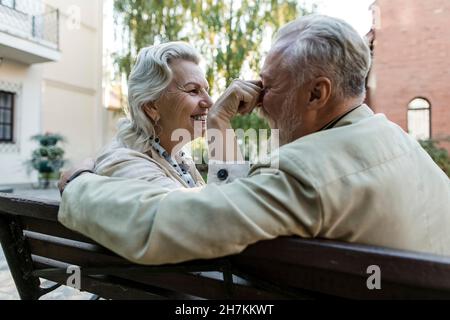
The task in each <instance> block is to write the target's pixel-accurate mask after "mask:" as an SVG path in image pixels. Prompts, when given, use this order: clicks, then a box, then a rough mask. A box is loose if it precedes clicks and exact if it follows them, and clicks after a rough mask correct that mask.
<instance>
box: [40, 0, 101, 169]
mask: <svg viewBox="0 0 450 320" xmlns="http://www.w3.org/2000/svg"><path fill="white" fill-rule="evenodd" d="M46 3H48V4H49V5H52V6H55V7H58V8H59V9H60V11H61V22H60V25H61V29H60V50H61V53H62V58H61V60H60V61H59V62H57V63H49V64H46V65H45V66H44V72H43V79H44V82H43V85H44V91H43V103H42V128H43V130H44V131H52V132H58V133H61V134H63V135H64V136H65V137H66V138H67V140H68V143H67V144H66V145H65V149H66V152H67V153H66V156H67V158H68V159H69V160H70V161H71V162H72V163H74V162H78V161H81V160H83V159H84V158H86V157H89V156H93V155H95V153H96V152H97V150H98V149H99V148H100V147H101V146H102V144H103V143H104V141H103V140H104V139H103V133H102V132H103V122H104V121H103V118H104V117H105V116H106V115H105V113H106V111H105V110H104V109H103V107H102V84H101V81H102V6H101V1H100V0H94V1H92V0H89V1H88V0H77V1H70V2H67V1H65V0H47V1H46ZM71 6H78V7H79V12H80V18H81V19H80V24H79V25H77V23H73V22H72V21H73V20H71V19H70V17H69V16H68V14H69V12H70V10H69V8H70V7H71ZM72 8H73V7H72ZM75 12H76V11H75Z"/></svg>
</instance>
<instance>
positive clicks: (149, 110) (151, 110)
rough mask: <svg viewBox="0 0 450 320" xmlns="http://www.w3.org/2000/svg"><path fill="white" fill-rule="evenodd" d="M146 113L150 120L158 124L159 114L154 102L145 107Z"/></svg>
mask: <svg viewBox="0 0 450 320" xmlns="http://www.w3.org/2000/svg"><path fill="white" fill-rule="evenodd" d="M143 108H144V112H145V114H146V115H147V117H149V118H150V120H152V121H153V122H158V121H159V118H160V116H159V112H158V109H157V108H156V106H155V103H154V102H149V103H147V104H145V105H144V107H143Z"/></svg>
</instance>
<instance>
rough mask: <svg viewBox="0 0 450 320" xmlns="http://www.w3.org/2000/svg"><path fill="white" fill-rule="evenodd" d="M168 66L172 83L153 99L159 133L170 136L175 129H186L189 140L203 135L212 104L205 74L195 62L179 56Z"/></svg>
mask: <svg viewBox="0 0 450 320" xmlns="http://www.w3.org/2000/svg"><path fill="white" fill-rule="evenodd" d="M170 67H171V69H172V71H173V79H172V82H171V84H170V85H169V87H168V88H167V90H166V92H165V93H164V94H163V95H162V96H161V98H160V99H158V100H157V101H156V105H157V108H158V111H159V114H160V121H159V123H158V124H159V126H161V129H162V134H163V135H164V136H165V137H166V138H167V137H169V138H170V137H171V135H172V133H173V132H174V131H175V130H177V129H186V130H187V131H188V132H189V134H190V138H191V139H195V138H197V137H200V136H204V134H205V132H206V116H207V114H208V111H209V109H210V108H211V106H212V104H213V102H212V100H211V97H210V96H209V95H208V90H209V86H208V82H207V81H206V79H205V76H204V73H203V71H202V69H201V68H200V67H199V66H198V65H196V64H195V63H194V62H191V61H186V60H181V59H177V60H174V61H172V63H171V64H170ZM178 136H179V135H178V134H177V135H176V138H177V139H178Z"/></svg>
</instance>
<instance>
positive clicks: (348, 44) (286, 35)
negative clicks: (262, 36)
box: [274, 15, 371, 98]
mask: <svg viewBox="0 0 450 320" xmlns="http://www.w3.org/2000/svg"><path fill="white" fill-rule="evenodd" d="M274 48H275V50H277V49H278V50H280V51H282V54H283V56H284V57H283V64H284V66H285V67H286V68H287V69H288V70H291V72H292V74H293V76H294V77H295V78H294V79H295V80H296V81H297V85H299V86H301V85H303V84H304V83H306V82H307V81H309V80H312V79H313V78H314V77H317V76H326V77H328V78H329V79H330V80H331V81H332V82H333V86H334V90H335V92H336V95H337V96H339V97H341V98H348V97H359V96H363V95H364V94H365V80H366V77H367V75H368V73H369V70H370V66H371V54H370V49H369V47H368V45H367V43H366V42H365V40H364V39H363V38H362V37H361V36H360V35H359V34H358V33H357V32H356V30H355V29H354V28H353V27H352V26H350V25H349V24H348V23H346V22H345V21H343V20H340V19H337V18H332V17H328V16H323V15H310V16H306V17H301V18H298V19H297V20H294V21H292V22H290V23H288V24H286V25H285V26H284V27H282V28H281V29H280V30H279V31H278V33H277V34H276V35H275V39H274Z"/></svg>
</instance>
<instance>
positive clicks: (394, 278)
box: [232, 237, 450, 291]
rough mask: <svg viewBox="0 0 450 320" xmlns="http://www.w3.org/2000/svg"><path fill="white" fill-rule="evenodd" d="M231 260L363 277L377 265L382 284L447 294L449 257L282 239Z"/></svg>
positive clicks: (356, 245)
mask: <svg viewBox="0 0 450 320" xmlns="http://www.w3.org/2000/svg"><path fill="white" fill-rule="evenodd" d="M232 259H233V261H234V262H235V263H237V264H239V260H243V261H246V262H247V263H248V261H254V262H253V263H254V264H255V265H257V266H259V265H262V264H271V263H272V264H273V263H285V264H291V265H293V266H296V267H298V268H300V267H310V268H316V269H322V270H328V271H329V272H340V273H346V274H353V275H356V276H361V277H365V278H367V277H368V274H367V267H369V266H371V265H377V266H379V267H380V269H381V274H382V279H383V281H390V282H396V283H401V284H403V285H413V286H419V287H427V288H433V289H437V290H449V291H450V276H449V275H450V257H442V256H435V255H431V254H418V253H413V252H405V251H400V250H392V249H384V248H375V247H371V246H364V245H358V244H342V243H337V242H333V241H325V240H306V239H300V238H286V237H283V238H279V239H275V240H271V241H264V242H260V243H257V244H255V245H253V246H251V247H249V248H248V249H247V250H245V251H244V252H243V253H242V254H240V255H238V256H234V257H232Z"/></svg>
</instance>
